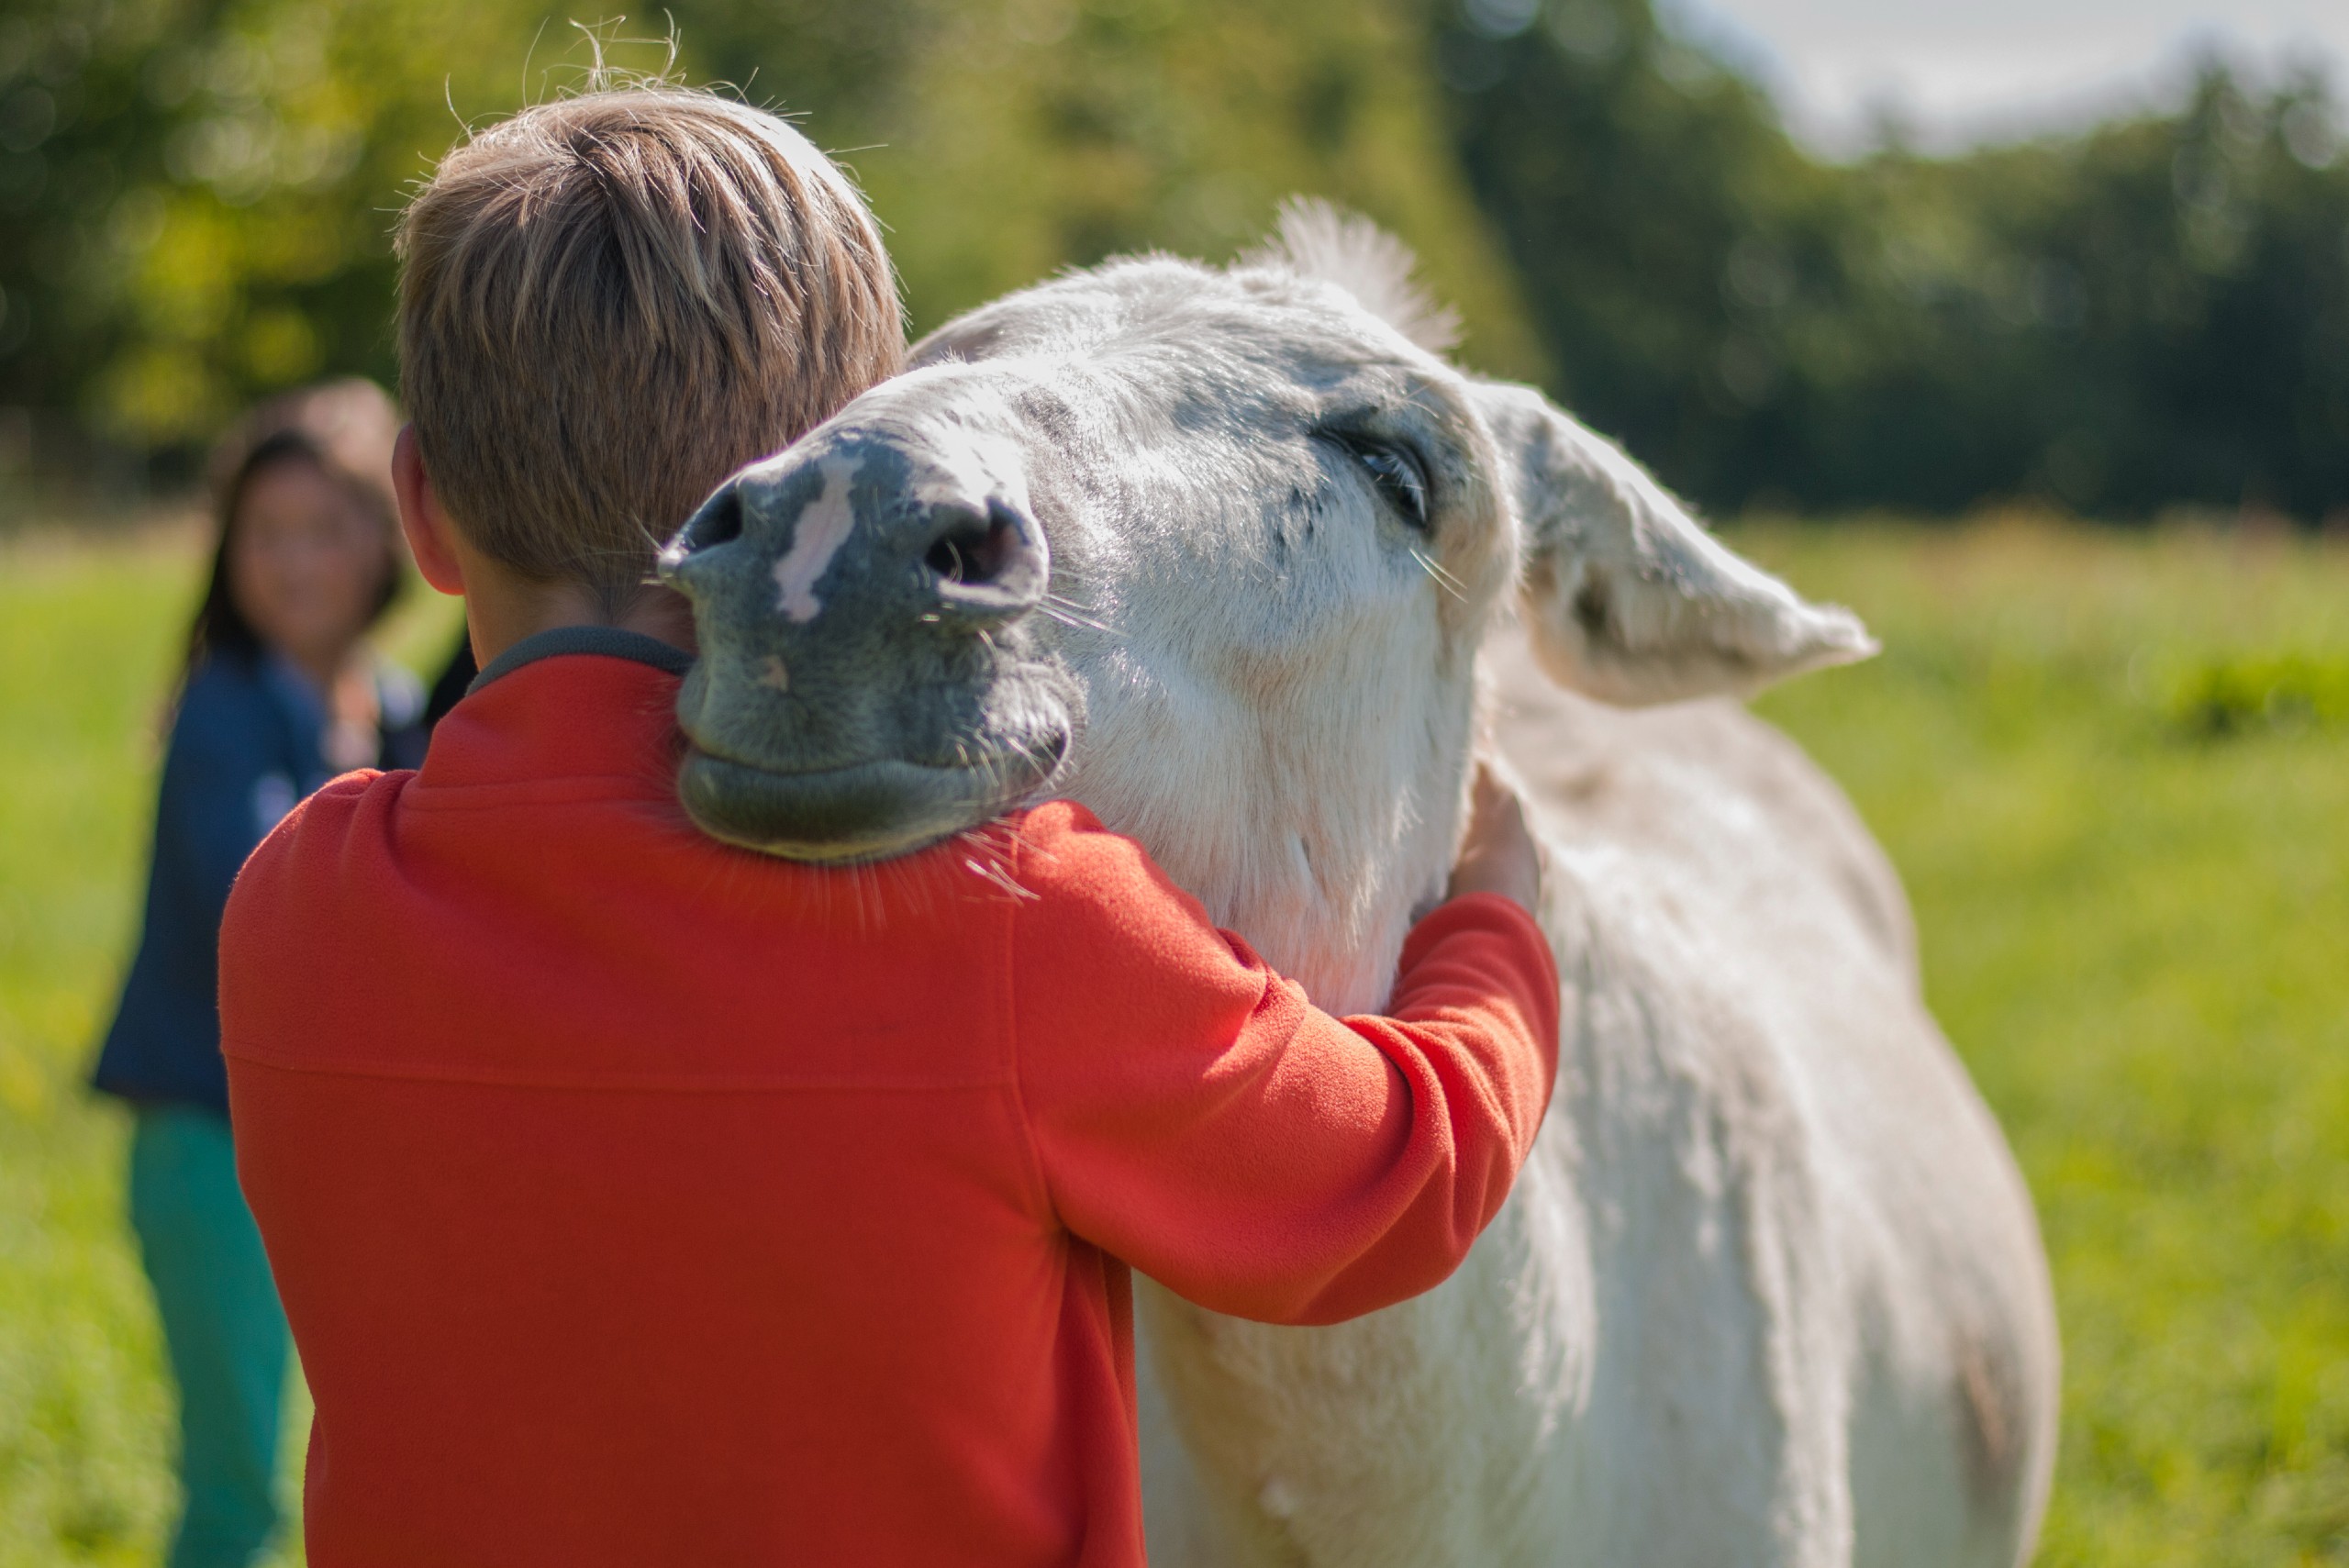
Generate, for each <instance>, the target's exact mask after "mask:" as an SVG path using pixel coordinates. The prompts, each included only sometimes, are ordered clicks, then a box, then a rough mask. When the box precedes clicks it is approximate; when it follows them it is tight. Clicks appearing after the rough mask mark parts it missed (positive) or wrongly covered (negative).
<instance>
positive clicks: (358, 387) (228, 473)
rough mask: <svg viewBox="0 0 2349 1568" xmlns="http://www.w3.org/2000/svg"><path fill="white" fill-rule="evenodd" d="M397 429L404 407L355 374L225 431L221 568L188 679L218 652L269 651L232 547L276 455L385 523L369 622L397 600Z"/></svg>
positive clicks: (218, 453)
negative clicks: (234, 567)
mask: <svg viewBox="0 0 2349 1568" xmlns="http://www.w3.org/2000/svg"><path fill="white" fill-rule="evenodd" d="M398 431H399V415H398V414H397V412H396V411H395V409H394V408H393V406H392V400H391V399H390V398H388V397H386V396H385V395H384V390H383V388H381V387H379V386H377V385H376V384H374V383H373V382H372V381H365V380H362V379H360V378H358V377H355V376H354V377H351V378H350V379H347V380H343V381H329V382H323V383H320V384H318V385H317V386H310V387H305V388H303V389H302V390H301V391H299V392H291V393H287V394H285V395H283V396H280V397H274V398H272V399H271V400H270V401H268V402H267V403H264V404H262V405H261V406H259V407H257V408H255V409H254V410H253V411H252V412H251V413H250V414H248V415H247V416H246V417H244V418H242V419H240V420H239V421H238V422H237V424H236V426H235V427H234V428H231V429H230V430H229V431H228V434H227V435H226V436H224V437H222V438H221V440H220V444H219V445H218V446H217V447H215V448H214V449H213V453H212V515H213V522H214V528H213V537H214V539H215V540H216V542H215V544H214V546H213V550H212V571H211V574H210V576H209V577H208V578H207V579H206V582H205V585H204V597H203V599H202V600H201V601H200V602H198V604H197V605H196V608H195V619H194V620H193V621H191V622H190V623H189V625H188V631H187V657H186V660H185V662H184V663H183V665H182V667H181V673H180V679H181V684H183V685H184V684H186V681H187V678H188V677H189V676H191V675H193V674H194V673H195V672H196V670H197V669H198V668H199V667H200V666H201V665H202V664H203V663H204V662H205V661H206V659H209V658H211V657H212V656H213V655H215V654H221V653H226V654H231V655H235V656H237V657H239V658H244V659H252V658H255V657H257V656H258V655H259V654H260V652H261V637H260V634H259V633H257V632H255V631H254V630H253V628H252V623H251V622H250V621H249V620H247V619H246V618H245V612H244V611H243V610H241V609H239V607H238V606H237V595H236V594H235V592H234V591H233V589H232V587H231V585H230V581H229V571H228V552H229V551H230V550H232V549H233V548H234V547H235V544H236V532H237V513H238V511H239V509H240V508H241V507H242V506H243V504H244V498H245V492H246V490H247V489H249V488H250V486H251V484H252V481H253V476H254V475H256V474H258V473H261V471H262V469H264V468H267V467H268V466H270V465H271V464H272V463H278V462H306V463H309V464H311V465H312V466H313V467H315V468H317V471H318V472H319V473H323V474H325V475H326V476H327V477H328V479H329V480H331V481H333V482H334V483H335V484H338V485H340V487H341V488H342V489H343V490H344V491H346V492H347V493H349V495H351V499H353V500H354V501H357V502H358V503H359V504H360V505H361V506H363V507H365V508H366V510H367V514H368V516H370V517H373V518H374V519H375V522H376V524H377V526H378V527H379V528H381V529H382V530H383V537H384V581H383V586H382V587H381V588H379V589H378V590H377V591H376V595H375V603H374V606H373V608H371V609H370V610H369V611H368V613H367V624H368V625H369V626H373V625H374V624H375V623H376V622H377V621H378V620H381V619H382V618H383V617H384V611H386V610H388V609H390V608H391V607H392V606H393V605H394V604H395V602H396V601H397V600H398V598H399V596H400V594H401V592H402V591H403V590H404V589H405V588H406V585H407V573H406V572H404V571H402V570H401V568H402V567H403V566H404V565H405V564H406V550H405V548H404V547H403V545H402V543H401V540H400V528H399V504H398V500H397V498H396V496H395V495H394V493H393V490H392V442H393V439H394V438H395V436H396V435H397V434H398Z"/></svg>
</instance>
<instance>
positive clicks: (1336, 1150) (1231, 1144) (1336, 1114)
mask: <svg viewBox="0 0 2349 1568" xmlns="http://www.w3.org/2000/svg"><path fill="white" fill-rule="evenodd" d="M1063 812H1065V813H1066V816H1065V817H1061V815H1060V814H1061V813H1063ZM1048 813H1049V816H1048ZM1030 821H1031V824H1033V826H1034V827H1036V828H1041V829H1042V831H1041V833H1040V834H1037V835H1033V839H1034V842H1033V845H1032V847H1031V848H1030V849H1028V850H1026V851H1023V852H1022V854H1021V856H1020V862H1019V875H1020V879H1021V881H1022V882H1023V883H1024V884H1027V885H1028V886H1029V887H1030V889H1031V890H1033V891H1035V892H1037V893H1038V894H1039V897H1038V898H1037V900H1036V901H1035V902H1033V903H1031V904H1029V905H1027V906H1024V907H1023V909H1022V911H1021V913H1020V915H1019V918H1018V921H1017V924H1016V927H1015V934H1014V936H1013V939H1012V943H1013V962H1012V971H1013V977H1014V978H1013V997H1014V1000H1013V1018H1012V1024H1013V1029H1014V1030H1015V1036H1016V1051H1017V1053H1018V1059H1019V1082H1020V1093H1021V1095H1022V1097H1023V1099H1024V1101H1025V1104H1026V1108H1027V1115H1028V1121H1029V1126H1030V1135H1031V1137H1032V1139H1033V1140H1034V1143H1035V1147H1036V1151H1037V1155H1038V1159H1039V1161H1040V1162H1041V1166H1042V1175H1043V1180H1044V1182H1045V1185H1046V1187H1047V1189H1048V1191H1049V1195H1050V1196H1051V1199H1052V1204H1053V1206H1054V1207H1055V1209H1056V1210H1057V1211H1058V1213H1059V1215H1060V1217H1061V1218H1062V1220H1063V1223H1065V1224H1066V1225H1067V1226H1068V1228H1069V1229H1071V1230H1072V1231H1073V1232H1074V1233H1075V1234H1077V1235H1080V1236H1082V1237H1084V1238H1085V1239H1086V1240H1090V1241H1092V1242H1094V1243H1095V1244H1096V1245H1097V1246H1099V1247H1101V1248H1102V1249H1103V1250H1105V1251H1108V1252H1110V1253H1112V1254H1114V1255H1115V1256H1117V1257H1119V1258H1122V1259H1124V1260H1125V1261H1126V1262H1129V1263H1130V1264H1132V1265H1133V1266H1134V1267H1135V1268H1138V1269H1140V1270H1141V1271H1142V1272H1143V1273H1146V1274H1149V1275H1150V1276H1151V1277H1152V1278H1153V1279H1155V1280H1157V1281H1158V1282H1159V1283H1160V1284H1163V1285H1165V1286H1167V1287H1168V1288H1169V1289H1171V1290H1173V1291H1175V1292H1176V1293H1177V1294H1178V1295H1181V1296H1185V1297H1186V1298H1188V1299H1190V1300H1192V1301H1194V1302H1197V1304H1199V1305H1200V1306H1202V1307H1211V1308H1213V1309H1215V1310H1217V1311H1219V1312H1225V1313H1229V1314H1231V1315H1233V1316H1236V1317H1241V1318H1257V1319H1261V1320H1264V1321H1267V1322H1281V1323H1328V1322H1335V1321H1338V1320H1341V1319H1343V1318H1352V1317H1356V1316H1359V1315H1360V1314H1362V1313H1364V1312H1368V1311H1372V1310H1374V1309H1375V1308H1377V1307H1385V1306H1388V1305H1390V1304H1392V1303H1394V1302H1397V1301H1400V1300H1402V1299H1404V1298H1405V1297H1407V1296H1415V1295H1417V1294H1419V1292H1421V1291H1424V1290H1427V1289H1429V1288H1430V1287H1431V1286H1433V1285H1435V1284H1439V1283H1440V1282H1442V1280H1443V1279H1444V1278H1445V1277H1446V1276H1447V1275H1449V1274H1450V1273H1452V1271H1453V1269H1454V1268H1456V1267H1458V1266H1459V1263H1460V1261H1461V1259H1463V1258H1464V1257H1465V1256H1466V1255H1467V1251H1468V1248H1469V1246H1470V1244H1471V1243H1473V1242H1474V1241H1475V1239H1476V1237H1477V1235H1478V1233H1479V1232H1480V1231H1482V1230H1483V1229H1484V1228H1485V1226H1486V1223H1487V1222H1489V1221H1490V1220H1491V1218H1492V1217H1493V1215H1494V1214H1495V1213H1496V1212H1497V1211H1498V1209H1499V1208H1500V1205H1501V1200H1502V1199H1503V1198H1505V1197H1506V1196H1508V1188H1509V1184H1510V1183H1511V1181H1513V1180H1514V1179H1515V1177H1516V1174H1517V1170H1518V1166H1519V1165H1520V1163H1521V1162H1523V1160H1524V1158H1525V1155H1526V1151H1527V1150H1528V1149H1530V1148H1531V1145H1532V1141H1533V1136H1534V1133H1535V1131H1536V1130H1537V1129H1539V1128H1540V1126H1541V1122H1542V1112H1543V1110H1544V1109H1545V1108H1546V1106H1547V1105H1548V1102H1549V1095H1550V1085H1551V1080H1552V1077H1553V1074H1554V1073H1555V1070H1556V1064H1557V1030H1558V980H1557V972H1556V969H1555V967H1554V964H1553V960H1552V958H1551V955H1550V950H1549V944H1548V942H1547V941H1546V940H1544V939H1543V937H1542V932H1541V929H1540V928H1539V927H1537V926H1536V925H1535V924H1534V923H1533V920H1532V918H1531V917H1530V916H1528V915H1527V914H1526V913H1525V912H1524V911H1523V910H1522V909H1520V908H1519V907H1518V906H1516V905H1514V904H1512V903H1510V902H1509V901H1508V899H1505V898H1502V897H1498V896H1497V895H1490V894H1484V895H1475V896H1473V897H1468V898H1462V899H1456V900H1454V901H1453V902H1452V903H1449V904H1446V905H1444V906H1442V907H1441V908H1439V909H1438V910H1436V912H1435V913H1434V914H1432V915H1431V916H1429V917H1427V918H1426V919H1425V920H1423V921H1421V922H1420V923H1419V926H1418V927H1417V928H1416V929H1414V930H1413V931H1412V932H1411V934H1410V938H1409V940H1408V941H1407V942H1406V943H1405V945H1404V949H1403V956H1402V965H1401V972H1400V974H1399V976H1398V978H1397V984H1396V988H1395V995H1394V997H1393V1001H1392V1004H1391V1006H1392V1007H1393V1014H1392V1016H1390V1017H1385V1018H1342V1019H1341V1018H1332V1017H1330V1015H1329V1014H1327V1013H1324V1012H1321V1011H1320V1010H1319V1009H1318V1008H1316V1007H1314V1006H1312V1005H1311V1004H1310V1003H1309V1002H1308V1000H1307V999H1306V996H1305V994H1304V992H1303V991H1302V990H1301V989H1300V988H1299V987H1298V986H1297V985H1296V984H1294V983H1292V982H1290V981H1287V980H1285V979H1283V978H1281V977H1280V976H1279V975H1277V974H1275V973H1273V972H1272V971H1271V970H1269V969H1268V968H1266V967H1265V965H1264V962H1262V961H1261V960H1260V959H1258V958H1257V957H1256V955H1255V954H1254V953H1253V952H1252V951H1250V950H1249V948H1248V947H1247V945H1246V944H1245V943H1244V942H1242V941H1241V940H1239V939H1238V938H1236V937H1232V936H1230V935H1228V934H1226V933H1223V932H1219V931H1218V930H1216V929H1215V928H1214V927H1213V926H1212V925H1210V924H1209V923H1208V918H1207V916H1206V913H1205V911H1204V910H1202V909H1201V908H1200V906H1199V905H1198V903H1197V901H1196V900H1195V899H1193V898H1192V897H1190V895H1187V894H1186V893H1184V892H1183V891H1182V890H1181V889H1179V888H1177V887H1175V885H1174V884H1172V883H1170V882H1168V881H1167V880H1166V878H1165V877H1164V875H1163V873H1160V872H1159V871H1158V869H1157V867H1156V866H1154V865H1153V864H1152V862H1150V860H1149V859H1148V857H1147V856H1145V855H1144V854H1143V853H1142V851H1141V849H1140V848H1139V847H1138V846H1137V845H1135V844H1133V843H1132V842H1131V841H1130V840H1125V839H1121V838H1119V837H1117V836H1115V835H1113V834H1110V833H1108V832H1105V831H1102V830H1101V829H1100V828H1098V827H1097V825H1095V824H1094V823H1093V821H1092V820H1091V818H1090V817H1085V815H1083V814H1082V813H1079V812H1076V811H1074V810H1073V809H1070V808H1067V807H1051V808H1047V810H1046V812H1040V813H1039V814H1037V816H1036V817H1032V818H1031V819H1030ZM1063 822H1064V823H1065V826H1061V825H1060V824H1061V823H1063Z"/></svg>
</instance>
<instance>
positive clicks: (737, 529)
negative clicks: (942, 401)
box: [661, 443, 1051, 635]
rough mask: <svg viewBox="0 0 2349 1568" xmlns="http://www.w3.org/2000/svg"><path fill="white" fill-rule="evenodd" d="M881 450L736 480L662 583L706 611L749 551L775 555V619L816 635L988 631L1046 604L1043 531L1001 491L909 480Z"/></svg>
mask: <svg viewBox="0 0 2349 1568" xmlns="http://www.w3.org/2000/svg"><path fill="white" fill-rule="evenodd" d="M913 469H914V465H913V464H912V463H910V462H908V461H907V457H906V454H904V453H903V452H901V451H899V450H895V449H894V448H890V447H887V446H885V445H881V444H877V443H876V444H871V445H867V444H864V443H851V444H846V445H843V446H840V447H835V448H834V449H833V450H830V451H829V452H827V453H825V454H824V455H823V456H821V457H820V458H818V459H815V460H813V461H808V460H806V459H802V460H800V461H798V462H792V461H790V460H788V459H778V460H774V461H771V462H766V463H762V464H760V465H758V466H757V467H754V468H751V469H747V470H745V471H743V472H742V473H738V474H736V475H735V476H734V477H733V478H732V479H730V480H729V481H727V483H726V484H723V485H722V486H720V487H719V488H718V491H717V493H716V494H715V495H711V496H710V498H709V499H708V500H707V501H706V502H704V503H703V504H702V506H701V509H700V510H699V511H697V512H696V513H695V514H694V515H693V517H691V518H689V519H688V520H687V521H686V523H685V527H684V528H682V529H680V530H679V531H678V533H677V535H676V537H675V538H674V539H672V540H671V541H670V543H669V545H668V548H667V549H665V550H662V555H661V577H662V581H663V582H665V583H667V584H670V585H671V586H672V587H674V588H677V589H679V590H680V591H681V592H683V593H684V594H685V595H686V596H687V597H688V598H691V599H694V600H695V601H696V603H699V602H701V601H702V600H703V599H704V598H705V597H706V596H707V595H709V594H710V593H711V592H713V591H715V590H717V589H718V586H719V584H720V582H721V580H724V581H726V582H729V583H735V582H739V576H740V568H741V567H742V565H743V564H744V562H742V561H741V560H740V550H741V549H742V548H743V547H744V546H745V545H747V546H750V547H751V548H753V549H755V550H758V551H759V552H760V553H762V554H765V553H767V552H770V551H773V552H774V558H773V563H772V566H771V567H770V570H769V573H768V575H769V576H770V578H771V580H772V586H773V595H774V597H773V599H772V601H771V602H772V605H773V608H774V613H775V614H776V615H778V616H779V617H781V618H782V619H783V620H784V621H785V622H787V623H789V624H790V625H792V626H794V627H798V628H806V629H807V633H808V634H810V635H813V634H816V633H817V632H818V628H819V626H820V625H821V624H822V623H823V622H824V621H825V620H826V619H828V618H837V617H850V618H852V620H853V621H855V622H856V623H857V624H858V626H859V627H860V628H861V629H862V630H863V631H866V632H870V631H873V630H875V629H880V628H885V627H891V626H896V625H903V624H906V623H907V622H912V623H917V624H922V625H930V626H938V627H941V628H968V629H971V630H984V629H985V628H990V627H995V626H999V625H1002V624H1004V623H1005V622H1008V621H1011V620H1015V619H1017V618H1019V617H1020V616H1023V615H1025V614H1027V613H1028V612H1029V611H1030V610H1031V609H1033V608H1035V607H1036V606H1037V605H1038V604H1039V603H1041V601H1042V599H1043V596H1044V590H1045V586H1046V584H1047V582H1048V581H1049V578H1050V575H1051V573H1050V566H1051V562H1050V557H1049V553H1048V551H1047V549H1046V546H1045V543H1044V536H1043V531H1042V530H1041V528H1038V527H1037V526H1036V523H1035V520H1034V519H1033V518H1032V517H1030V516H1029V515H1028V512H1027V510H1026V508H1025V507H1024V506H1020V505H1019V504H1018V503H1017V502H1016V501H1014V500H1013V499H1011V498H1009V497H1007V496H1006V495H1002V494H1000V493H999V492H998V491H996V490H995V489H994V488H993V487H990V486H987V485H985V484H978V483H974V482H972V481H969V480H965V479H962V478H960V477H959V476H955V475H952V474H948V473H939V472H935V471H932V472H924V473H916V472H913Z"/></svg>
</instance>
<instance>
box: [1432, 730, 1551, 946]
mask: <svg viewBox="0 0 2349 1568" xmlns="http://www.w3.org/2000/svg"><path fill="white" fill-rule="evenodd" d="M1471 893H1497V894H1499V895H1501V896H1502V897H1504V898H1513V899H1515V900H1516V901H1517V902H1518V904H1519V905H1520V906H1522V907H1523V908H1524V910H1525V912H1526V913H1527V914H1529V915H1532V914H1538V913H1539V912H1540V906H1541V902H1542V853H1541V851H1539V850H1538V849H1536V848H1535V847H1534V843H1533V833H1532V830H1531V829H1530V828H1527V827H1526V825H1525V806H1524V803H1523V802H1521V801H1520V800H1519V799H1518V798H1517V795H1516V793H1515V792H1514V791H1512V790H1511V789H1510V788H1509V787H1508V785H1507V784H1503V783H1501V781H1500V780H1499V778H1497V776H1495V774H1494V773H1493V770H1492V769H1491V768H1490V767H1488V766H1486V764H1485V763H1483V762H1479V763H1477V764H1476V784H1475V793H1474V795H1473V796H1472V797H1471V799H1470V801H1469V816H1468V836H1467V837H1466V838H1464V839H1463V840H1461V841H1460V858H1459V859H1458V860H1456V861H1454V862H1453V863H1452V885H1451V886H1450V887H1448V888H1446V889H1445V890H1444V896H1445V897H1447V898H1459V897H1462V896H1464V895H1467V894H1471Z"/></svg>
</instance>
